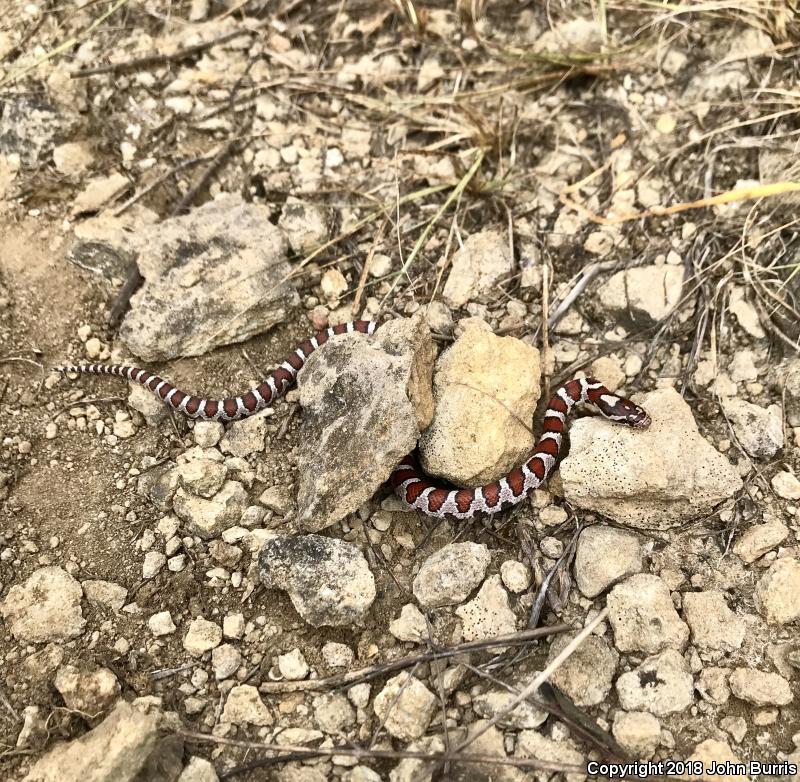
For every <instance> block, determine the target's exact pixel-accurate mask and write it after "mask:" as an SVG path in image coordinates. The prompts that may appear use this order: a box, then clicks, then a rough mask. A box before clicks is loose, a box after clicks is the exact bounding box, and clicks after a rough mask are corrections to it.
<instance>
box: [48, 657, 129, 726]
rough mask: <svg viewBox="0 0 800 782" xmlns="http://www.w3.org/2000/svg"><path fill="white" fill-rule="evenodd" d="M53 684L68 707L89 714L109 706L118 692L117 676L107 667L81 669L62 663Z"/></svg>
mask: <svg viewBox="0 0 800 782" xmlns="http://www.w3.org/2000/svg"><path fill="white" fill-rule="evenodd" d="M53 684H54V685H55V688H56V689H57V690H58V691H59V692H60V693H61V697H62V698H64V703H65V704H66V705H67V708H68V709H75V710H76V711H81V712H84V713H85V714H91V715H95V714H98V713H99V712H102V711H105V710H106V709H108V708H110V707H111V706H112V705H113V703H114V701H116V699H117V696H118V695H119V693H120V686H119V682H118V681H117V677H116V676H114V674H113V673H112V672H111V671H110V670H108V668H95V669H94V670H88V671H81V670H79V669H78V668H76V667H75V666H74V665H64V666H62V667H61V668H59V669H58V672H57V673H56V676H55V679H54V681H53Z"/></svg>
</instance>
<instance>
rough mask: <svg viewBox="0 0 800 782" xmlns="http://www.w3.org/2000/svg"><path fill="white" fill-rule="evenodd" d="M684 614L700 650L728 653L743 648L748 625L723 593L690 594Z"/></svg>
mask: <svg viewBox="0 0 800 782" xmlns="http://www.w3.org/2000/svg"><path fill="white" fill-rule="evenodd" d="M683 612H684V615H685V616H686V621H687V623H688V625H689V628H690V630H691V632H692V642H693V643H694V644H695V645H696V646H699V647H701V648H706V649H722V650H725V651H733V650H735V649H739V648H740V647H741V645H742V641H743V640H744V634H745V629H746V628H745V624H744V622H743V621H742V619H741V618H739V617H738V616H736V614H734V613H733V611H731V609H730V608H728V604H727V603H726V602H725V597H724V596H723V594H722V592H717V591H709V592H686V593H685V594H684V596H683Z"/></svg>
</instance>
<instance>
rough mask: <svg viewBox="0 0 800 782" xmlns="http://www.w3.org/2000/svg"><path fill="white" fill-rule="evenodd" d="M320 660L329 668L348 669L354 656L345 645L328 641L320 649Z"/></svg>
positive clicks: (353, 660)
mask: <svg viewBox="0 0 800 782" xmlns="http://www.w3.org/2000/svg"><path fill="white" fill-rule="evenodd" d="M322 659H323V660H324V661H325V665H327V666H328V667H329V668H349V667H351V666H352V665H353V663H354V662H355V659H356V656H355V654H353V650H352V649H351V648H350V647H349V646H348V645H347V644H340V643H336V641H328V643H326V644H325V645H324V646H323V647H322Z"/></svg>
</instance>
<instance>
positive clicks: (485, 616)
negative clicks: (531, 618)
mask: <svg viewBox="0 0 800 782" xmlns="http://www.w3.org/2000/svg"><path fill="white" fill-rule="evenodd" d="M456 616H458V617H459V618H460V619H461V625H462V630H463V634H464V640H465V641H476V640H479V639H484V638H494V637H495V636H497V635H505V634H507V633H513V632H514V631H515V630H516V629H517V618H516V616H515V615H514V612H513V611H512V610H511V606H509V604H508V593H507V592H506V590H505V589H503V587H502V584H501V583H500V576H498V575H495V576H489V578H487V579H486V581H484V582H483V586H482V587H481V588H480V591H479V592H478V594H477V595H476V596H475V597H474V599H472V600H470V601H469V603H465V604H464V605H462V606H459V607H458V608H456Z"/></svg>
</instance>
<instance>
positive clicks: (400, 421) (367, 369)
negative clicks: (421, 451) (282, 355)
mask: <svg viewBox="0 0 800 782" xmlns="http://www.w3.org/2000/svg"><path fill="white" fill-rule="evenodd" d="M434 353H435V347H434V345H433V340H432V339H431V336H430V332H429V330H428V327H427V326H426V325H425V321H424V319H423V318H422V316H421V315H420V316H419V317H415V318H411V319H407V320H406V319H403V320H396V321H390V322H389V323H386V324H384V325H383V326H381V328H380V329H379V330H378V331H377V332H376V333H375V334H374V335H373V336H372V337H366V336H364V335H360V334H351V335H347V336H344V335H342V337H339V338H334V339H331V340H330V341H329V342H327V343H326V344H325V345H324V346H323V348H322V349H320V350H316V351H314V353H312V354H311V356H310V357H309V359H308V361H307V362H306V364H305V366H304V367H303V369H302V370H301V371H300V373H299V375H298V388H299V390H300V404H301V406H302V407H303V422H302V432H301V436H300V447H299V450H300V453H299V458H298V470H297V472H298V491H297V505H298V509H299V512H298V515H299V520H300V524H301V525H302V526H303V528H304V529H306V530H309V531H317V530H321V529H324V528H325V527H329V526H330V525H331V524H335V523H336V522H337V521H340V520H341V519H343V518H344V517H345V516H347V515H348V514H349V513H352V512H353V511H355V510H356V509H357V508H358V507H359V506H360V505H362V504H363V503H364V502H366V501H367V500H369V499H370V498H371V497H372V495H373V494H374V493H375V491H376V490H377V489H378V487H379V486H380V485H381V484H382V483H384V482H385V481H386V480H387V478H388V477H389V475H390V474H391V472H392V470H393V469H394V468H395V467H396V466H397V464H398V463H399V462H400V460H401V459H402V458H403V457H404V456H405V455H406V454H407V453H409V452H410V451H412V450H413V449H414V446H415V445H416V443H417V438H418V437H419V433H420V430H421V429H424V428H425V427H426V426H427V425H428V424H429V423H430V421H431V417H432V415H433V400H432V397H431V388H430V378H431V372H432V367H433V356H434Z"/></svg>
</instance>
